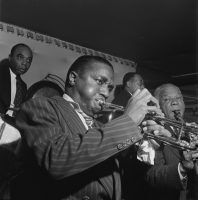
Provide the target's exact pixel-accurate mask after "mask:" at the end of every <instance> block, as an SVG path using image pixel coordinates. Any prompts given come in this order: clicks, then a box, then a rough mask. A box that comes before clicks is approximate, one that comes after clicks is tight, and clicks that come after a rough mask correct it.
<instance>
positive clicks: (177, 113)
mask: <svg viewBox="0 0 198 200" xmlns="http://www.w3.org/2000/svg"><path fill="white" fill-rule="evenodd" d="M154 96H155V97H156V98H157V99H158V100H159V104H160V107H161V109H162V112H163V113H164V114H165V117H166V118H168V119H171V120H177V121H184V119H183V115H184V111H185V104H184V101H183V96H182V93H181V91H180V89H179V88H178V87H177V86H175V85H173V84H169V83H168V84H163V85H161V86H159V87H158V88H157V89H156V90H155V93H154ZM165 128H166V129H167V130H169V132H170V133H171V137H173V138H177V137H178V130H177V129H176V128H175V127H172V126H169V125H166V124H165ZM148 131H152V129H150V130H148ZM196 157H198V153H197V151H195V152H193V151H187V152H186V151H184V152H183V151H181V150H178V149H176V148H174V147H172V146H170V145H162V146H161V148H159V149H157V150H156V154H155V160H154V165H153V166H150V168H149V170H148V171H147V175H146V180H147V183H148V187H149V189H148V191H149V195H148V198H147V199H152V200H154V199H156V200H157V199H160V200H163V199H164V200H165V199H166V200H167V199H169V200H185V199H188V196H189V195H190V193H189V192H188V187H189V186H190V185H191V183H190V182H191V180H192V179H191V178H189V177H190V174H191V173H193V174H194V175H193V176H195V173H194V172H195V171H194V170H195V165H194V161H193V160H194V159H195V158H196ZM190 189H191V188H190ZM189 199H191V198H189Z"/></svg>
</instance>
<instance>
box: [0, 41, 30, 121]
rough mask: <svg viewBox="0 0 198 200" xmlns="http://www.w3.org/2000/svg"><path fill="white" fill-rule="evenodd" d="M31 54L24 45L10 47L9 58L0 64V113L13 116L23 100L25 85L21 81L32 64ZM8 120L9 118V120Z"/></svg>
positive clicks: (25, 90) (28, 48)
mask: <svg viewBox="0 0 198 200" xmlns="http://www.w3.org/2000/svg"><path fill="white" fill-rule="evenodd" d="M32 58H33V52H32V50H31V49H30V47H29V46H27V45H26V44H22V43H20V44H16V45H15V46H13V47H12V49H11V52H10V55H9V58H8V59H5V60H3V61H2V62H1V63H0V113H1V114H7V115H8V116H10V117H13V116H15V114H16V112H13V109H14V110H17V109H18V108H19V107H20V105H21V103H22V102H23V101H24V99H25V95H26V92H27V85H26V84H25V82H24V81H23V80H22V79H21V75H23V74H25V73H26V72H27V71H28V69H29V68H30V65H31V63H32ZM9 119H10V118H9Z"/></svg>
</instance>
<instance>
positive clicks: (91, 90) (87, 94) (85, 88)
mask: <svg viewBox="0 0 198 200" xmlns="http://www.w3.org/2000/svg"><path fill="white" fill-rule="evenodd" d="M81 91H82V95H83V96H84V98H86V99H91V98H92V97H93V96H94V95H95V94H96V93H97V91H98V89H97V87H94V86H93V85H91V84H90V85H81Z"/></svg>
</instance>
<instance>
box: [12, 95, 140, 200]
mask: <svg viewBox="0 0 198 200" xmlns="http://www.w3.org/2000/svg"><path fill="white" fill-rule="evenodd" d="M16 123H17V127H18V128H19V130H20V131H21V135H22V138H23V140H24V144H25V146H26V145H27V148H28V149H29V150H30V151H31V153H32V154H33V156H34V158H35V160H36V164H37V165H38V166H39V168H40V169H42V170H43V171H44V172H46V173H47V175H48V180H49V177H50V181H48V183H49V182H51V183H52V184H51V186H52V185H53V186H52V188H53V190H51V189H49V188H48V191H47V193H48V194H49V195H48V197H46V199H50V197H51V199H75V200H77V199H87V200H88V199H100V200H102V199H115V200H120V199H121V184H120V173H119V163H118V161H117V160H116V156H115V155H116V154H118V153H119V152H121V151H122V150H124V149H126V148H128V147H129V146H131V145H133V144H134V143H135V142H137V141H138V140H139V139H141V137H142V136H141V135H140V132H139V129H138V127H137V126H136V125H135V123H134V122H133V121H132V120H131V119H130V118H129V117H128V116H126V115H123V116H121V117H119V118H117V119H115V120H112V121H111V122H109V123H108V124H106V125H105V126H104V127H97V128H93V129H89V130H88V131H87V130H86V129H85V127H84V125H83V123H82V122H81V120H80V118H79V117H78V115H77V114H76V112H75V110H74V109H73V108H72V106H71V105H70V104H69V103H68V102H67V101H66V100H64V99H63V98H61V97H53V98H43V97H42V98H36V99H33V100H30V101H28V102H26V103H24V104H23V106H22V108H21V111H20V112H19V115H18V116H17V122H16ZM39 182H40V181H38V183H39ZM48 185H49V184H48ZM49 187H50V186H49ZM52 197H53V198H52ZM37 199H38V198H37ZM43 199H44V198H43Z"/></svg>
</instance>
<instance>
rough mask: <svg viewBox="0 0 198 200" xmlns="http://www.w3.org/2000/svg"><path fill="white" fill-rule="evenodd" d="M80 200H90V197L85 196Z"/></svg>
mask: <svg viewBox="0 0 198 200" xmlns="http://www.w3.org/2000/svg"><path fill="white" fill-rule="evenodd" d="M82 200H90V197H88V196H87V195H86V196H84V197H83V198H82Z"/></svg>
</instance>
